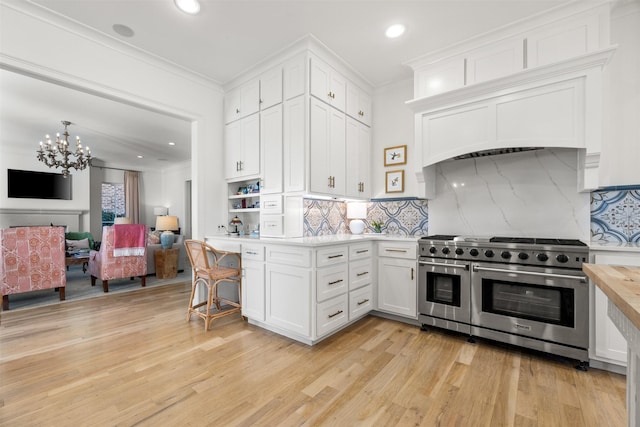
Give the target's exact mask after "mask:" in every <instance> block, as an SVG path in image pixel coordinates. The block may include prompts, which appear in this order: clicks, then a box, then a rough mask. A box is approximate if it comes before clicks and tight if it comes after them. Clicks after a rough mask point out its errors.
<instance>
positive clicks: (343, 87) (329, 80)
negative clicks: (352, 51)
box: [311, 58, 347, 112]
mask: <svg viewBox="0 0 640 427" xmlns="http://www.w3.org/2000/svg"><path fill="white" fill-rule="evenodd" d="M346 93H347V80H346V79H345V78H344V77H343V76H342V74H340V73H338V72H337V71H335V70H334V69H333V68H331V67H330V66H329V65H328V64H325V63H324V62H322V61H320V60H318V59H315V58H313V59H311V95H313V96H315V97H316V98H318V99H320V100H322V101H323V102H326V103H327V104H329V105H331V106H333V107H335V108H337V109H338V110H340V111H343V112H344V110H345V107H346Z"/></svg>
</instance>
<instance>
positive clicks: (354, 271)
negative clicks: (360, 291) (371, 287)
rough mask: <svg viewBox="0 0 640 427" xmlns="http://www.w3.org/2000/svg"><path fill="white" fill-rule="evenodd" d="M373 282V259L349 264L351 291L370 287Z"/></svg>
mask: <svg viewBox="0 0 640 427" xmlns="http://www.w3.org/2000/svg"><path fill="white" fill-rule="evenodd" d="M372 280H373V261H372V260H371V258H369V259H362V260H358V261H351V262H350V263H349V290H352V289H357V288H360V287H362V286H364V285H368V284H370V283H371V281H372Z"/></svg>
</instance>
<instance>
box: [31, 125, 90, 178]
mask: <svg viewBox="0 0 640 427" xmlns="http://www.w3.org/2000/svg"><path fill="white" fill-rule="evenodd" d="M62 124H63V125H64V132H63V133H62V136H63V137H64V138H63V139H60V134H59V133H57V134H56V140H55V142H52V141H51V138H50V137H49V135H46V136H45V138H46V140H47V143H46V144H43V142H42V141H40V148H39V149H38V151H37V152H38V160H40V161H41V162H42V163H44V164H45V165H47V166H49V167H50V168H61V169H62V176H64V177H65V178H66V177H68V176H69V168H74V169H75V170H82V169H84V168H86V167H87V166H91V150H89V147H84V148H83V147H82V143H81V142H80V137H79V136H76V151H75V152H72V151H69V132H68V131H67V127H68V126H69V125H71V124H72V123H71V122H68V121H66V120H63V121H62ZM85 149H86V154H85ZM74 157H75V161H74V160H73V159H74Z"/></svg>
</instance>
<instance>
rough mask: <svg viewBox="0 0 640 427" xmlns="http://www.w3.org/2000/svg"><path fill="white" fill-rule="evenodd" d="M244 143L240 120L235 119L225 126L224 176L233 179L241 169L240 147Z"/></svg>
mask: <svg viewBox="0 0 640 427" xmlns="http://www.w3.org/2000/svg"><path fill="white" fill-rule="evenodd" d="M241 145H242V132H241V129H240V122H239V121H235V122H232V123H229V124H227V125H226V126H225V127H224V176H225V178H226V179H233V178H235V177H237V176H238V174H239V171H240V163H239V162H240V157H239V154H238V149H239V147H241Z"/></svg>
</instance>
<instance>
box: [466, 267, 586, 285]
mask: <svg viewBox="0 0 640 427" xmlns="http://www.w3.org/2000/svg"><path fill="white" fill-rule="evenodd" d="M473 271H476V272H477V271H491V272H494V273H513V274H524V275H528V276H541V277H549V278H552V279H571V280H579V281H580V282H583V283H585V282H586V281H587V278H586V277H585V276H569V275H568V274H554V273H538V272H536V271H516V270H506V269H503V268H489V267H478V266H477V265H474V266H473Z"/></svg>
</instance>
